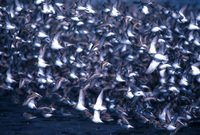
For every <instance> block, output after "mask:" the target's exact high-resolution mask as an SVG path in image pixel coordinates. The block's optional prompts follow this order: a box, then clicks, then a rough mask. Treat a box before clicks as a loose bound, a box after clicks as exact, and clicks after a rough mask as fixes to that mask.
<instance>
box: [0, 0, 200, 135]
mask: <svg viewBox="0 0 200 135" xmlns="http://www.w3.org/2000/svg"><path fill="white" fill-rule="evenodd" d="M0 31H1V34H0V39H1V40H0V43H1V46H0V59H1V61H0V67H1V72H0V74H1V75H0V79H1V81H0V87H1V89H0V93H1V95H3V93H6V92H8V91H9V92H11V93H12V96H11V98H12V100H13V101H14V102H15V103H22V101H21V97H26V99H25V100H24V102H23V103H22V104H23V105H24V106H28V107H29V108H31V109H36V110H40V112H41V113H42V115H43V116H44V117H46V118H48V117H51V116H52V115H53V114H54V112H55V111H59V112H60V113H62V114H63V116H66V117H70V116H71V115H73V114H71V113H70V112H68V111H67V110H66V108H65V107H59V105H60V104H64V105H65V106H69V107H71V108H75V109H77V110H79V111H80V112H82V113H83V115H85V116H87V117H88V118H89V119H91V120H92V121H93V122H95V123H103V122H110V121H116V122H117V123H118V124H120V125H121V126H122V127H125V128H128V129H129V128H134V126H133V124H131V123H134V121H140V122H143V123H150V124H153V125H154V126H155V128H157V129H167V130H171V131H172V134H174V133H176V132H177V131H178V130H179V129H180V128H182V127H185V126H187V125H188V123H190V122H194V121H196V120H198V119H199V118H200V87H199V83H200V33H199V31H200V10H199V9H197V8H195V7H193V8H192V9H191V7H190V6H189V5H186V6H183V7H181V8H180V9H176V8H175V7H170V6H167V5H166V6H162V5H160V4H157V3H154V2H151V1H145V2H133V3H131V4H127V3H125V2H119V1H116V2H114V3H112V2H110V1H109V0H108V1H107V2H105V3H103V4H102V5H99V6H98V5H97V6H92V4H91V1H90V0H76V1H64V0H63V1H62V0H61V1H59V0H55V1H52V0H35V1H23V0H7V1H5V2H2V3H1V6H0ZM44 105H46V106H44ZM24 117H25V118H27V119H34V118H36V116H35V115H34V114H30V113H26V112H25V113H24Z"/></svg>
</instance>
